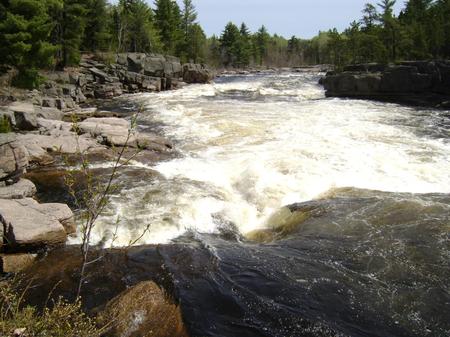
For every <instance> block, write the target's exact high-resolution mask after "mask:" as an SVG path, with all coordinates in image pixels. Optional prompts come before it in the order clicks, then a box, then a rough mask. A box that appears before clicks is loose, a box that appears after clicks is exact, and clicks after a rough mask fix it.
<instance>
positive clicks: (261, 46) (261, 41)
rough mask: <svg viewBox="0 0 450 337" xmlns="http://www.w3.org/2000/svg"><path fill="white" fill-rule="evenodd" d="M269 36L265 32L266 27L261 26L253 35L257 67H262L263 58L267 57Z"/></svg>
mask: <svg viewBox="0 0 450 337" xmlns="http://www.w3.org/2000/svg"><path fill="white" fill-rule="evenodd" d="M269 39H270V35H269V33H268V32H267V29H266V27H265V26H264V25H263V26H261V28H260V29H258V32H257V33H256V35H255V45H256V53H257V59H258V61H259V65H263V63H264V58H265V57H266V56H267V48H268V44H269Z"/></svg>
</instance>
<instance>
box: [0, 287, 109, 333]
mask: <svg viewBox="0 0 450 337" xmlns="http://www.w3.org/2000/svg"><path fill="white" fill-rule="evenodd" d="M22 297H23V294H22V295H19V293H17V291H16V289H15V288H14V286H13V282H12V281H3V282H1V283H0V336H14V335H15V334H14V332H15V331H16V332H18V331H19V332H20V334H18V335H19V336H23V337H50V336H51V337H95V336H100V335H101V330H100V329H99V328H98V327H97V325H96V323H95V321H94V320H92V319H91V318H89V317H87V316H86V315H85V314H84V313H83V311H82V310H81V304H80V302H79V301H77V302H75V303H68V302H66V301H64V300H62V299H59V300H58V301H56V302H54V303H53V306H52V307H51V308H45V309H44V310H43V312H38V311H37V310H36V308H34V307H32V306H28V305H27V306H25V305H22V303H21V301H22Z"/></svg>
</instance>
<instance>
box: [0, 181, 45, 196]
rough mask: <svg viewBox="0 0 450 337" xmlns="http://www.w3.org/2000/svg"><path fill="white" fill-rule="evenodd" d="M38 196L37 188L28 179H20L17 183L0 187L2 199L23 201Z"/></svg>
mask: <svg viewBox="0 0 450 337" xmlns="http://www.w3.org/2000/svg"><path fill="white" fill-rule="evenodd" d="M35 194H36V186H34V184H33V183H32V182H31V181H29V180H28V179H20V180H19V181H18V182H17V183H15V184H11V185H6V186H0V199H23V198H27V197H32V196H34V195H35Z"/></svg>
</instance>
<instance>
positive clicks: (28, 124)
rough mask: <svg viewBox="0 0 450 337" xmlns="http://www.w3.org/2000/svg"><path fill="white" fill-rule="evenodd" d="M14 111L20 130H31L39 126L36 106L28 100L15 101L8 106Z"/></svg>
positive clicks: (16, 123) (16, 124)
mask: <svg viewBox="0 0 450 337" xmlns="http://www.w3.org/2000/svg"><path fill="white" fill-rule="evenodd" d="M8 109H9V110H10V111H12V112H13V113H14V119H15V126H16V128H17V129H19V130H24V131H30V130H35V129H36V128H37V121H36V114H35V111H34V106H33V104H31V103H28V102H14V103H12V104H10V105H9V106H8Z"/></svg>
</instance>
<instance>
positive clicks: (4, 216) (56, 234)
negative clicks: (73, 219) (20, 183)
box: [0, 198, 67, 250]
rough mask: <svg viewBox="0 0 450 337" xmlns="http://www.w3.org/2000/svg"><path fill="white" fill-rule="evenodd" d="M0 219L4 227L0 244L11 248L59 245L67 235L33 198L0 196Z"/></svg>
mask: <svg viewBox="0 0 450 337" xmlns="http://www.w3.org/2000/svg"><path fill="white" fill-rule="evenodd" d="M0 222H1V223H2V224H3V227H4V238H5V241H4V243H5V245H6V246H7V247H8V248H9V249H11V250H22V249H26V250H28V249H33V248H41V247H44V246H54V245H60V244H63V243H64V242H65V241H66V238H67V234H66V231H65V229H64V227H63V225H62V224H61V223H60V222H59V221H58V219H57V218H56V217H54V216H52V215H51V214H49V213H47V212H45V210H43V211H41V210H40V209H39V204H38V203H37V202H36V201H34V200H33V199H28V198H26V199H18V200H6V199H0Z"/></svg>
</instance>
